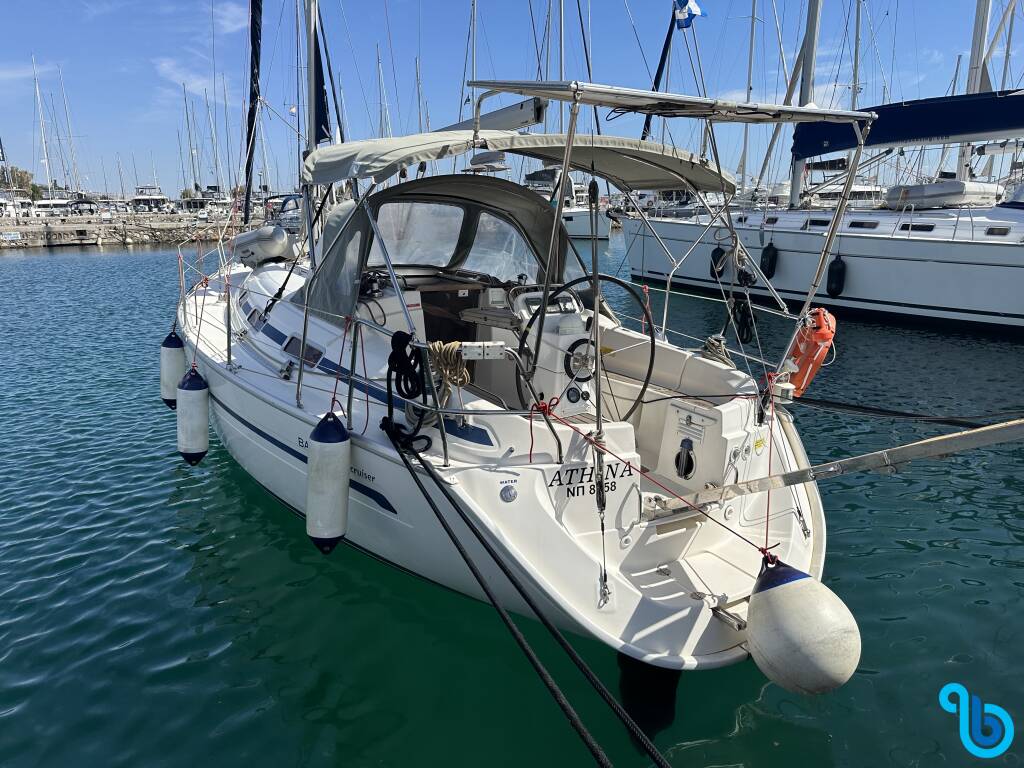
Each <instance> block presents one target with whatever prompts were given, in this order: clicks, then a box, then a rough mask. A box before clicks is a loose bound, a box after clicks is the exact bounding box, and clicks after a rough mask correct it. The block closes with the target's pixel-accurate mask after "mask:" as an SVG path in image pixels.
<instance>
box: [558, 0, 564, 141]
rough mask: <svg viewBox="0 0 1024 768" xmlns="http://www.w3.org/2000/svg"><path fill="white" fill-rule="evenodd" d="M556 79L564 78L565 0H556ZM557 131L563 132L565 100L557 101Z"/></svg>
mask: <svg viewBox="0 0 1024 768" xmlns="http://www.w3.org/2000/svg"><path fill="white" fill-rule="evenodd" d="M558 79H559V80H565V0H558ZM558 132H559V133H565V102H562V101H560V102H558Z"/></svg>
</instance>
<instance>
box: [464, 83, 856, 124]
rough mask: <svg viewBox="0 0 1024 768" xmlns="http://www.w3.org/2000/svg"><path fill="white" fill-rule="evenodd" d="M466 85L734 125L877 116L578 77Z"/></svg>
mask: <svg viewBox="0 0 1024 768" xmlns="http://www.w3.org/2000/svg"><path fill="white" fill-rule="evenodd" d="M466 85H468V86H470V87H473V88H484V89H487V90H489V91H495V92H498V93H516V94H520V95H522V96H538V97H540V98H544V99H551V100H553V101H576V100H579V102H580V103H581V104H586V105H588V106H595V107H606V108H608V109H610V110H611V111H612V114H625V113H627V112H639V113H641V114H645V115H657V116H659V117H693V118H699V119H702V120H716V121H720V122H730V123H805V122H819V121H822V120H824V121H828V122H833V123H852V122H854V121H856V120H871V119H872V118H873V115H872V114H871V113H870V112H848V111H846V110H839V109H820V108H818V107H814V106H807V107H792V106H786V105H782V104H758V103H753V102H739V101H723V100H721V99H708V98H704V97H701V96H686V95H683V94H680V93H661V92H660V91H642V90H637V89H635V88H620V87H619V86H616V85H599V84H597V83H581V82H578V81H576V80H553V81H543V80H541V81H535V80H522V81H519V80H471V81H470V82H468V83H466Z"/></svg>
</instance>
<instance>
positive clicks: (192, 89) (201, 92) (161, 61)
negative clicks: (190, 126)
mask: <svg viewBox="0 0 1024 768" xmlns="http://www.w3.org/2000/svg"><path fill="white" fill-rule="evenodd" d="M153 66H154V67H155V68H156V72H157V74H158V75H159V76H160V77H161V78H163V79H164V80H166V81H168V82H169V83H171V84H172V85H171V86H170V87H167V86H161V87H159V88H158V90H157V94H156V98H154V108H158V107H160V106H161V105H163V104H167V103H171V102H173V101H177V102H178V103H179V104H180V102H181V86H182V84H184V85H185V90H186V91H187V92H188V93H189V94H191V95H192V96H198V97H199V98H209V99H210V103H211V104H223V103H224V84H223V83H222V82H221V76H220V74H219V73H218V75H217V80H216V81H214V79H213V76H212V74H211V73H210V71H209V70H208V69H203V68H202V67H200V68H194V67H193V66H192V65H191V64H189V63H186V62H183V61H180V60H178V59H174V58H170V57H162V58H158V59H153ZM227 86H228V88H227V90H228V93H227V99H228V103H229V104H234V103H236V102H237V100H238V96H237V91H236V90H235V88H234V85H233V83H232V78H230V77H228V78H227ZM171 94H174V96H171Z"/></svg>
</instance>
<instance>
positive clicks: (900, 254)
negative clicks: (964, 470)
mask: <svg viewBox="0 0 1024 768" xmlns="http://www.w3.org/2000/svg"><path fill="white" fill-rule="evenodd" d="M767 215H768V216H772V215H775V214H772V212H769V213H768V214H767ZM779 215H780V216H782V217H786V216H790V217H792V216H793V215H795V214H793V213H787V212H780V214H779ZM973 215H974V216H975V217H976V219H978V221H977V222H976V223H975V226H976V227H977V230H978V237H976V238H974V239H965V238H964V236H963V233H964V230H965V229H967V228H968V227H969V226H970V225H971V222H970V220H969V214H968V213H964V214H963V216H962V220H961V221H960V222H959V230H960V234H959V235H954V236H953V237H940V236H933V237H925V236H918V235H917V234H916V233H915V232H916V231H915V232H908V233H906V234H904V233H902V232H901V231H899V229H898V228H899V227H902V226H903V225H904V224H908V225H909V226H915V227H927V226H929V224H926V223H924V222H926V221H928V220H927V219H926V218H924V217H923V216H919V217H918V218H917V219H915V220H913V221H909V220H908V218H907V216H904V217H903V219H902V223H896V224H895V225H894V224H893V222H900V219H899V217H898V215H897V214H891V213H890V214H879V212H871V213H870V214H863V215H860V216H858V215H857V214H848V215H847V217H845V218H844V223H843V227H842V229H841V232H840V234H839V236H838V237H837V238H836V242H835V245H834V247H833V249H832V254H833V255H832V256H831V257H830V258H835V254H840V255H841V258H842V260H843V261H844V262H845V263H846V276H845V284H844V286H843V289H842V292H841V293H840V294H839V295H836V296H830V295H828V294H827V293H826V290H825V285H824V282H823V284H822V288H821V290H820V291H819V293H818V298H817V301H818V302H820V303H822V304H826V305H831V306H835V307H844V308H849V309H854V310H857V311H858V312H866V313H879V314H887V315H902V316H907V317H914V318H922V319H928V320H943V321H966V322H971V323H979V324H987V325H998V326H1004V327H1012V328H1021V327H1024V301H1022V299H1021V297H1022V296H1024V245H1022V244H1021V232H1020V229H1021V226H1020V224H1019V222H1012V223H1011V222H1006V223H1004V222H1001V221H990V222H985V221H983V220H981V219H980V217H981V214H980V213H974V214H973ZM1014 215H1016V214H1014ZM755 216H760V214H756V215H755V214H752V215H751V217H750V224H744V223H740V224H738V225H737V227H736V231H737V233H738V235H739V237H740V239H741V241H742V242H743V244H744V246H745V247H746V248H747V250H748V251H749V252H750V254H751V256H752V257H753V259H754V260H755V261H758V262H760V259H761V252H762V248H763V247H764V246H766V245H768V244H769V243H771V244H772V245H774V246H775V247H776V248H777V249H778V252H779V254H778V261H777V267H776V271H775V274H774V276H772V277H771V283H772V286H774V288H775V289H776V290H777V291H778V293H779V294H780V295H781V296H782V298H784V299H786V300H787V301H789V302H799V301H802V300H803V299H804V298H805V297H806V295H807V289H808V287H809V286H810V285H811V282H812V278H813V275H814V271H815V269H816V267H817V264H818V259H819V257H820V254H821V249H822V247H823V245H824V229H825V227H824V226H823V225H817V226H815V227H814V228H813V229H812V228H808V229H805V230H800V229H797V228H789V227H787V228H785V229H783V228H771V227H768V228H765V227H762V226H756V222H755V221H754V218H755ZM800 216H801V217H802V218H803V219H808V220H809V221H818V220H822V221H827V219H828V216H829V214H828V213H827V212H821V213H819V212H815V211H811V212H800ZM945 218H946V221H945V222H943V220H942V219H937V220H938V222H939V223H938V224H934V225H932V226H935V227H936V229H935V230H934V232H935V233H936V234H938V233H939V231H940V230H939V228H940V227H941V226H942V224H943V223H945V224H947V225H948V226H949V227H950V228H952V227H954V226H956V223H954V221H953V219H951V218H950V217H949V216H946V217H945ZM861 219H863V220H864V221H865V222H867V223H868V225H870V224H871V223H873V222H878V223H876V224H875V227H876V230H875V231H878V232H879V233H880V234H872V233H871V232H870V231H869V230H867V229H857V228H854V230H853V231H850V229H851V223H856V222H859V221H860V220H861ZM651 223H652V225H653V227H654V228H655V230H656V231H657V232H658V235H659V236H660V237H661V239H662V240H663V241H664V243H665V244H666V245H667V246H668V248H669V250H670V251H671V252H672V254H673V257H674V258H676V259H679V258H680V257H682V256H683V255H684V254H686V253H687V251H688V250H690V248H691V247H692V246H693V244H694V242H695V241H697V239H698V238H700V237H701V233H702V232H703V231H704V229H705V225H704V224H701V223H699V222H697V221H694V220H689V221H677V220H667V219H654V220H652V222H651ZM861 226H865V225H863V224H862V225H861ZM1004 227H1005V229H1007V230H1009V233H1008V234H1003V235H996V236H990V237H984V236H982V234H981V233H982V232H985V231H989V230H993V231H997V232H1003V231H1004ZM894 228H895V229H897V233H896V234H893V233H891V232H887V231H886V230H888V229H894ZM718 231H719V230H716V229H712V230H711V232H709V233H708V234H705V235H704V236H703V238H702V239H701V240H700V241H699V242H698V244H697V246H696V247H695V248H694V249H693V251H692V252H691V253H690V254H689V256H687V257H686V259H685V260H684V261H683V263H682V264H681V265H680V266H679V267H678V269H677V270H676V272H675V274H674V275H672V284H673V286H676V287H691V288H698V289H703V290H709V291H713V292H715V293H718V292H719V290H720V289H719V284H718V282H717V281H716V280H715V279H714V277H713V276H712V275H711V270H710V259H711V253H712V251H713V250H714V249H715V248H716V247H718V245H719V243H718V242H717V241H716V240H715V239H714V235H715V233H716V232H718ZM623 232H624V235H625V237H626V243H627V245H628V256H629V261H630V265H631V268H632V273H633V275H634V276H635V277H643V278H647V279H653V280H657V281H659V282H666V281H667V280H668V279H669V274H670V272H671V271H672V264H671V263H670V261H669V259H668V258H667V257H666V255H665V252H664V250H663V249H662V247H661V245H659V243H658V242H657V240H656V239H655V238H654V237H653V236H652V235H651V232H650V230H649V229H648V228H647V226H646V225H644V224H643V222H642V221H639V220H637V219H624V220H623ZM882 232H884V234H881V233H882ZM910 235H913V236H910ZM733 279H734V272H733V268H732V266H731V265H730V266H729V268H728V269H727V271H726V273H725V274H724V275H723V276H722V278H721V282H722V283H723V284H724V285H725V286H726V287H728V285H729V283H730V282H731V281H732V280H733ZM750 291H751V294H753V295H755V296H758V297H764V298H769V297H770V294H769V292H768V291H767V290H766V289H765V288H764V286H763V284H761V283H760V282H759V283H758V284H757V285H755V286H754V287H752V288H751V289H750Z"/></svg>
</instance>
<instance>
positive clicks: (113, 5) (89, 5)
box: [82, 0, 128, 21]
mask: <svg viewBox="0 0 1024 768" xmlns="http://www.w3.org/2000/svg"><path fill="white" fill-rule="evenodd" d="M127 4H128V2H127V0H82V8H83V9H84V11H85V18H86V19H89V20H90V21H91V20H92V19H95V18H97V17H99V16H106V15H107V14H110V13H114V11H117V10H120V9H121V8H123V7H124V6H126V5H127Z"/></svg>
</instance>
